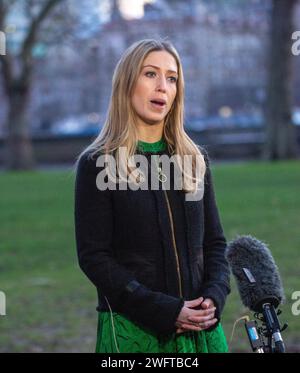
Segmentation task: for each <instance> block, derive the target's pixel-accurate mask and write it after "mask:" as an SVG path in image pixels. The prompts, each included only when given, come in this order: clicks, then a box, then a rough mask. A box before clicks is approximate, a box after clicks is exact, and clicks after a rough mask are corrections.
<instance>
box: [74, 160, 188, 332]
mask: <svg viewBox="0 0 300 373" xmlns="http://www.w3.org/2000/svg"><path fill="white" fill-rule="evenodd" d="M100 171H101V168H98V167H96V161H95V160H93V159H91V158H89V155H88V154H87V153H85V154H83V155H82V156H81V157H80V159H79V162H78V166H77V172H76V180H75V209H74V215H75V237H76V246H77V254H78V261H79V266H80V268H81V269H82V271H83V272H84V273H85V274H86V276H87V277H88V278H89V280H90V281H91V282H92V283H93V284H94V285H95V286H96V287H97V288H98V289H99V291H100V292H101V294H102V295H103V296H106V297H107V299H108V301H109V303H110V306H111V308H112V310H113V311H114V312H120V313H123V314H124V315H125V316H126V317H128V318H130V319H131V320H132V321H134V322H136V323H138V324H141V326H143V327H144V328H148V329H150V330H151V331H152V332H157V333H170V332H174V331H175V330H176V327H175V322H176V319H177V317H178V314H179V312H180V310H181V308H182V307H183V304H184V300H183V299H181V298H175V297H172V296H169V295H166V294H163V293H160V292H155V291H152V290H150V289H148V288H147V287H145V286H144V285H143V284H141V283H139V282H138V281H137V280H136V279H135V278H134V276H133V275H132V273H130V272H129V271H128V270H127V269H126V268H125V267H124V266H122V265H120V264H119V263H118V262H117V261H116V260H115V258H114V255H113V251H112V237H113V235H114V234H117V233H118V232H115V231H114V219H113V201H112V193H113V192H112V191H111V190H108V189H106V190H104V191H100V190H99V189H98V188H97V185H96V177H97V174H98V173H99V172H100Z"/></svg>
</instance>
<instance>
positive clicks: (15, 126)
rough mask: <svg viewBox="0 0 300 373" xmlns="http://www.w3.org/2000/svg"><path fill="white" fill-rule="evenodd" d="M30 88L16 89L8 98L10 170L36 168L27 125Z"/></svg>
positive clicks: (8, 164)
mask: <svg viewBox="0 0 300 373" xmlns="http://www.w3.org/2000/svg"><path fill="white" fill-rule="evenodd" d="M28 96H29V87H26V89H18V88H16V87H15V88H14V89H12V90H11V93H10V95H9V96H8V105H9V112H8V123H7V130H8V136H7V141H6V160H5V164H6V166H7V168H8V169H12V170H30V169H32V168H34V167H35V162H34V157H33V149H32V143H31V138H30V133H29V128H28V125H27V115H26V114H27V112H26V111H27V110H26V109H27V103H28V98H29V97H28Z"/></svg>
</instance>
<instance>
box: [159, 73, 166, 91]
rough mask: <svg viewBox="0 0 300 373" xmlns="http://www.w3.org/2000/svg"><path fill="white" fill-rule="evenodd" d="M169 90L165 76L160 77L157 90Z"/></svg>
mask: <svg viewBox="0 0 300 373" xmlns="http://www.w3.org/2000/svg"><path fill="white" fill-rule="evenodd" d="M166 89H167V80H166V78H165V77H164V76H162V77H160V78H159V79H158V82H157V90H158V91H162V92H165V91H166Z"/></svg>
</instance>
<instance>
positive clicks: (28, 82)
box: [0, 0, 300, 352]
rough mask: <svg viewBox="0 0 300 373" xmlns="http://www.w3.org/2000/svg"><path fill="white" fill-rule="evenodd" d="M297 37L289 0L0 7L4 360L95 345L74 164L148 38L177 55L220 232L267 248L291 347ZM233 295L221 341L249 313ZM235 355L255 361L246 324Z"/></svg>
mask: <svg viewBox="0 0 300 373" xmlns="http://www.w3.org/2000/svg"><path fill="white" fill-rule="evenodd" d="M298 30H300V1H298V0H82V1H80V2H79V1H75V0H0V188H1V196H0V291H2V294H4V295H5V300H6V302H5V307H3V305H2V312H0V314H1V315H0V352H92V351H93V350H94V347H95V338H96V318H97V314H96V311H95V307H96V293H95V289H94V288H93V286H92V285H91V284H90V283H89V282H88V280H87V279H86V278H85V276H84V275H83V274H82V273H81V271H80V269H79V267H78V264H77V258H76V246H75V239H74V220H73V194H74V192H73V189H74V170H73V165H74V162H75V160H76V156H78V154H79V153H80V152H81V151H82V150H83V149H84V148H85V147H86V146H87V145H88V144H89V143H90V142H91V141H92V140H93V139H94V138H95V137H96V135H97V134H98V133H99V131H100V130H101V127H102V125H103V122H104V118H105V115H106V110H107V106H108V102H109V97H110V92H111V79H112V74H113V69H114V67H115V65H116V63H117V61H118V60H119V58H120V57H121V55H122V53H123V52H124V50H125V49H126V48H127V47H128V46H129V45H130V44H132V43H133V42H135V41H137V40H140V39H143V38H148V37H151V38H158V37H159V38H168V39H169V40H170V41H171V42H172V43H173V44H174V45H175V47H176V49H177V50H178V52H179V54H180V56H181V59H182V63H183V68H184V74H185V84H186V97H185V128H186V131H187V132H188V134H189V135H190V136H191V137H192V138H193V139H194V141H196V142H197V143H198V144H201V145H204V147H205V148H207V149H208V152H209V154H210V157H211V159H212V167H213V174H214V180H215V189H216V196H217V200H218V206H219V210H220V215H221V218H222V222H223V227H224V231H225V234H226V237H227V239H228V240H230V239H233V238H234V237H235V236H236V235H237V234H252V235H254V236H256V237H257V238H258V239H261V240H263V241H264V242H266V243H267V244H268V245H269V248H270V250H271V251H272V254H273V256H274V258H275V261H276V263H277V265H278V267H279V270H280V272H281V275H282V279H283V284H284V287H285V292H286V298H287V300H286V303H285V304H284V305H283V306H282V310H283V313H282V315H281V318H282V322H285V321H288V323H289V328H288V329H287V330H286V331H285V332H284V333H283V338H284V340H285V341H286V344H287V349H288V351H289V352H299V351H300V316H297V315H296V314H295V312H293V311H292V305H293V304H294V303H295V297H294V298H293V294H294V293H295V292H296V291H300V281H299V268H300V259H299V254H298V252H299V250H298V249H299V247H300V236H299V232H298V226H299V223H297V221H299V208H300V196H299V186H300V161H299V160H300V31H298ZM232 288H233V290H232V293H231V294H230V296H229V298H228V301H227V305H226V307H225V311H224V316H223V324H224V328H225V331H226V335H227V337H228V340H229V337H230V334H231V329H232V326H233V323H234V321H235V320H236V319H237V318H239V317H241V316H243V315H244V314H249V315H251V314H250V313H249V311H247V310H246V309H245V308H244V307H243V306H242V304H241V301H240V299H239V296H238V293H237V290H236V286H235V283H234V281H233V280H232ZM2 298H3V297H2ZM0 308H1V307H0ZM3 308H5V315H4V312H3ZM231 350H232V351H236V352H239V351H246V352H250V346H249V343H248V340H247V336H246V333H245V331H244V329H243V326H242V324H241V325H240V326H238V327H237V330H236V332H235V335H234V337H233V340H232V343H231Z"/></svg>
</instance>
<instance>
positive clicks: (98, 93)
mask: <svg viewBox="0 0 300 373" xmlns="http://www.w3.org/2000/svg"><path fill="white" fill-rule="evenodd" d="M97 4H98V6H96V5H97ZM69 8H70V11H71V13H72V14H73V15H74V14H75V15H77V18H76V17H75V18H74V19H80V22H79V23H78V26H77V27H75V30H76V32H74V33H73V35H72V38H71V39H70V40H69V39H68V40H69V41H68V42H66V41H65V36H64V34H63V33H61V35H60V37H61V39H60V40H58V41H57V43H56V44H53V45H46V44H39V45H37V48H36V50H35V53H36V70H35V84H34V89H33V90H32V100H31V104H30V110H29V117H30V123H31V127H32V130H33V131H39V132H40V131H50V130H51V129H55V128H56V131H57V133H59V128H63V121H64V120H65V123H66V124H65V126H66V131H68V130H69V131H72V123H73V127H74V131H75V130H76V128H79V127H80V123H84V122H86V123H85V126H86V130H87V131H89V130H90V128H91V127H92V126H93V125H94V127H95V128H97V126H98V125H99V124H101V123H103V119H104V117H105V113H106V110H107V106H108V101H109V97H110V92H111V79H112V74H113V69H114V67H115V65H116V63H117V61H118V59H119V58H120V56H121V55H122V53H123V52H124V50H125V49H126V48H127V47H128V46H129V45H130V44H131V43H133V42H135V41H137V40H139V39H143V38H168V39H169V40H170V41H171V42H172V43H173V44H174V45H175V47H176V48H177V50H178V52H179V54H180V56H181V58H182V63H183V68H184V74H185V83H186V110H185V111H186V121H187V123H188V125H190V126H191V127H192V128H196V129H197V128H199V129H200V128H201V126H202V125H204V126H209V125H210V123H211V125H213V123H215V122H216V118H223V119H226V118H234V117H236V118H240V119H239V120H240V121H243V120H244V123H248V122H249V123H248V124H250V125H251V123H253V124H255V123H256V122H257V123H260V118H261V112H262V109H263V104H264V99H265V85H266V51H267V47H268V40H269V39H268V30H269V17H270V2H269V1H268V0H264V1H260V0H248V1H246V2H240V1H237V0H227V1H226V2H224V1H218V0H209V1H208V0H201V1H200V0H190V1H183V0H130V1H122V0H120V1H117V0H104V1H101V2H100V1H97V0H85V1H82V2H75V1H69ZM298 14H300V11H298ZM16 17H19V18H20V17H21V15H16ZM299 18H300V17H299ZM19 23H22V22H21V21H20V20H19ZM23 27H26V24H25V26H23ZM295 63H297V64H298V65H299V64H300V59H299V58H298V59H295ZM298 71H300V69H298ZM295 72H296V76H295V82H297V81H298V82H299V80H300V74H299V72H298V73H297V69H295ZM299 87H300V85H299V84H298V85H297V84H295V101H296V100H297V98H299V97H300V93H299V91H300V89H299ZM0 95H1V103H3V104H1V106H0V131H1V128H2V131H3V125H4V117H5V101H4V95H3V92H2V91H1V89H0ZM295 106H296V102H295ZM249 116H250V118H251V119H250V121H248V122H247V117H249ZM76 118H77V122H78V123H77V124H76ZM84 118H86V119H84ZM203 118H206V120H205V121H203ZM210 118H215V119H211V121H210V120H209V119H210ZM76 126H77V127H76Z"/></svg>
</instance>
